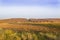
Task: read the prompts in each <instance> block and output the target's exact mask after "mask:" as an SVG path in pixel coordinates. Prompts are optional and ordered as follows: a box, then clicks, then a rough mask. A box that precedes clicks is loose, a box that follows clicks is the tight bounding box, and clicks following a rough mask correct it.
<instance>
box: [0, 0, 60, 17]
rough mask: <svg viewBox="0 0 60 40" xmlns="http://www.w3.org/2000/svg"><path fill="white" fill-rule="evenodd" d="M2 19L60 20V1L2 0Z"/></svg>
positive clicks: (0, 8) (0, 12) (0, 6)
mask: <svg viewBox="0 0 60 40" xmlns="http://www.w3.org/2000/svg"><path fill="white" fill-rule="evenodd" d="M0 18H60V0H0Z"/></svg>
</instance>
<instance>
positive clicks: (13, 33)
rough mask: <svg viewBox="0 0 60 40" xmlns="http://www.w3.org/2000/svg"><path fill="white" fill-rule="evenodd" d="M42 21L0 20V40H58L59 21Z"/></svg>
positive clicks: (59, 35) (59, 34) (59, 37)
mask: <svg viewBox="0 0 60 40" xmlns="http://www.w3.org/2000/svg"><path fill="white" fill-rule="evenodd" d="M44 20H45V21H44ZM44 20H43V21H42V20H41V21H40V19H39V20H37V19H36V20H35V19H34V20H30V19H29V20H27V19H4V20H0V40H60V19H54V20H52V19H49V20H46V19H44Z"/></svg>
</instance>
